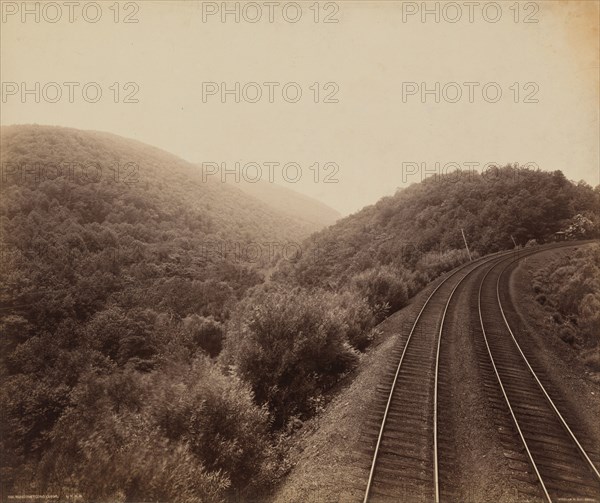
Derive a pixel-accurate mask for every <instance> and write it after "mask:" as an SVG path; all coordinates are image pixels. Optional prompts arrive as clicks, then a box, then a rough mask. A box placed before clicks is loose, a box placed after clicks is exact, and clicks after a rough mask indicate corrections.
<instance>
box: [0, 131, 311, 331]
mask: <svg viewBox="0 0 600 503" xmlns="http://www.w3.org/2000/svg"><path fill="white" fill-rule="evenodd" d="M1 142H2V154H1V159H0V160H1V162H2V166H3V173H2V178H3V179H2V203H1V206H0V211H1V215H2V224H3V256H4V257H5V259H6V260H4V261H3V265H4V266H9V271H10V272H11V274H12V276H11V277H10V278H9V283H8V285H6V287H7V290H6V291H7V292H10V296H11V304H14V305H20V304H29V305H32V302H33V301H34V300H40V299H45V300H46V301H48V302H45V301H44V302H38V304H37V306H38V307H37V308H33V311H34V312H35V311H36V309H38V310H39V312H37V316H39V318H38V320H39V321H40V322H41V321H42V319H43V320H45V321H44V323H48V322H49V320H52V319H54V318H56V319H59V318H62V317H64V316H69V315H73V316H78V317H84V318H85V317H87V316H90V315H92V314H93V313H94V312H96V311H97V310H99V309H101V308H102V306H103V305H104V304H105V303H107V302H117V303H119V304H129V305H137V306H147V307H152V308H153V309H157V310H159V311H164V312H167V313H172V314H176V315H178V316H185V315H187V314H189V313H198V314H206V315H208V314H212V315H215V316H217V317H222V316H225V311H224V309H225V306H226V304H228V303H231V302H233V301H234V300H235V299H236V298H238V297H239V296H241V295H242V293H243V291H244V289H245V288H247V287H248V286H250V285H253V284H256V283H257V282H260V281H261V278H260V274H259V273H258V272H257V269H259V268H260V267H261V266H264V265H269V264H270V262H271V261H272V259H273V257H274V256H275V255H276V254H277V253H280V252H281V248H282V247H283V246H285V245H286V244H287V243H288V242H291V241H293V242H299V241H301V240H302V239H303V238H304V237H306V236H307V235H308V234H309V230H307V228H306V227H307V225H305V224H303V223H301V222H299V221H298V219H296V218H292V217H290V216H288V215H285V214H281V213H280V212H278V211H277V210H275V209H274V208H273V207H272V206H271V205H268V204H265V203H263V202H261V201H259V200H257V198H255V197H252V196H250V195H248V194H247V193H246V192H244V191H242V190H239V189H238V188H236V187H233V186H230V185H227V184H223V183H219V182H217V181H213V180H210V179H208V180H207V181H206V182H203V180H202V176H201V172H200V170H199V169H198V167H197V166H195V165H193V164H191V163H188V162H186V161H184V160H182V159H180V158H178V157H176V156H174V155H172V154H169V153H167V152H165V151H162V150H160V149H157V148H154V147H151V146H149V145H145V144H143V143H141V142H138V141H134V140H130V139H126V138H122V137H119V136H116V135H112V134H108V133H102V132H96V131H80V130H76V129H69V128H61V127H51V126H38V125H19V126H7V127H2V129H1ZM59 171H60V172H59ZM298 199H299V198H298ZM2 300H3V302H7V300H6V299H2ZM50 300H51V302H50ZM34 312H31V311H30V312H29V315H30V316H34Z"/></svg>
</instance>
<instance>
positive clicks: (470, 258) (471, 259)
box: [460, 229, 473, 262]
mask: <svg viewBox="0 0 600 503" xmlns="http://www.w3.org/2000/svg"><path fill="white" fill-rule="evenodd" d="M460 232H462V237H463V240H464V241H465V248H466V249H467V253H468V254H469V260H470V261H471V262H473V258H472V257H471V252H470V250H469V245H468V244H467V238H466V237H465V231H464V230H463V229H461V230H460Z"/></svg>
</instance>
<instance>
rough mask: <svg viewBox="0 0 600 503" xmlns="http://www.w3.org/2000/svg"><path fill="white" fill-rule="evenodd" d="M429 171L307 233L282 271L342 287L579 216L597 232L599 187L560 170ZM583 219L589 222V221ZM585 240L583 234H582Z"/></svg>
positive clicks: (523, 239)
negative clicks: (370, 273)
mask: <svg viewBox="0 0 600 503" xmlns="http://www.w3.org/2000/svg"><path fill="white" fill-rule="evenodd" d="M459 175H460V176H457V173H450V174H447V175H444V176H439V175H438V176H433V177H430V178H428V179H425V180H424V181H423V182H421V183H418V184H413V185H411V186H409V187H407V188H404V189H400V190H399V191H398V192H397V193H396V194H395V195H394V196H390V197H384V198H382V199H381V200H379V201H378V202H377V203H376V204H374V205H372V206H367V207H365V208H363V209H362V210H361V211H359V212H357V213H355V214H353V215H350V216H348V217H346V218H344V219H342V220H339V221H338V222H337V223H336V224H335V225H333V226H331V227H329V228H327V229H324V230H322V231H320V232H319V233H316V234H314V235H312V236H311V237H309V238H308V239H307V241H306V243H305V245H304V247H303V251H304V253H303V254H302V257H300V258H299V259H298V260H297V262H296V263H294V264H290V263H285V264H282V267H281V270H280V274H282V275H283V277H284V278H285V279H286V280H289V279H290V278H295V280H296V281H297V282H298V283H300V284H301V285H305V286H316V285H321V286H323V285H326V286H334V287H335V286H340V285H342V284H344V283H345V282H347V281H349V280H351V279H352V277H353V276H354V275H356V274H358V273H361V272H363V271H366V270H369V269H373V268H378V267H381V266H388V265H390V266H394V267H398V268H400V269H407V270H415V269H419V270H422V271H423V272H426V273H427V274H428V275H429V276H430V269H431V267H430V266H431V264H432V262H433V261H435V260H436V258H435V257H436V256H438V257H439V256H441V255H443V254H444V253H448V252H452V251H453V250H464V243H463V238H462V234H461V229H464V232H465V235H466V237H467V240H468V242H469V246H470V248H471V251H472V252H474V253H476V254H486V253H490V252H495V251H498V250H503V249H509V248H512V247H513V246H514V244H513V241H512V239H513V238H514V239H515V241H516V243H517V244H518V245H525V244H526V243H527V242H528V241H529V240H530V239H535V240H536V241H538V242H544V241H547V240H550V239H552V238H553V234H554V233H555V232H557V231H560V230H565V229H569V228H570V227H572V226H573V222H574V220H577V219H574V217H575V216H576V215H578V214H581V215H582V216H583V217H585V219H587V220H589V221H590V222H591V225H592V228H593V230H592V231H591V233H590V235H589V236H587V237H590V236H597V235H598V234H599V231H600V186H599V187H596V188H595V189H593V188H592V187H590V186H589V185H587V184H585V183H584V182H580V183H578V184H575V183H573V182H571V181H569V180H567V179H566V178H565V176H564V175H563V174H562V172H560V171H555V172H543V171H539V170H530V169H522V168H515V167H511V166H506V167H502V168H496V169H493V170H490V171H488V172H486V173H485V174H484V175H482V174H478V173H472V172H471V173H467V172H463V173H462V174H460V173H459ZM587 220H586V221H587ZM580 237H585V236H580Z"/></svg>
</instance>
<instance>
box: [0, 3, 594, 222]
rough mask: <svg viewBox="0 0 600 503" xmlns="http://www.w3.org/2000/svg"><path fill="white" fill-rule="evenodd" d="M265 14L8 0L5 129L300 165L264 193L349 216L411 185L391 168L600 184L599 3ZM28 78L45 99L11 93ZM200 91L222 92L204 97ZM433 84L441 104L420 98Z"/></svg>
mask: <svg viewBox="0 0 600 503" xmlns="http://www.w3.org/2000/svg"><path fill="white" fill-rule="evenodd" d="M277 3H278V5H275V6H273V7H269V5H268V4H267V3H265V2H256V3H252V4H247V3H243V2H228V3H227V7H228V8H230V9H232V11H234V12H235V10H236V9H237V10H238V13H239V17H240V18H239V22H236V20H235V13H233V14H229V15H227V16H226V17H225V22H223V19H222V18H221V14H222V13H221V12H216V13H214V14H211V12H212V11H213V10H217V11H220V8H221V2H218V3H213V2H204V3H202V2H194V1H185V2H178V1H168V2H167V1H164V2H163V1H141V2H129V3H127V2H122V3H120V4H119V5H118V9H117V6H116V4H115V3H114V1H108V2H98V3H97V4H94V3H93V2H79V5H78V6H74V7H73V11H72V15H73V17H72V19H71V20H72V22H70V21H71V20H70V19H69V16H70V14H71V13H70V12H69V6H68V5H65V4H64V3H63V2H61V1H59V2H55V3H54V5H51V6H47V7H40V11H39V19H38V20H37V21H38V22H36V19H35V13H34V14H28V15H27V16H26V17H25V18H24V20H23V18H22V12H21V9H22V5H23V2H20V1H19V2H4V1H3V2H2V13H3V19H2V26H1V28H2V35H1V72H2V75H1V80H2V83H3V84H2V85H3V88H2V101H3V102H2V114H1V122H2V124H15V123H38V124H57V125H63V126H69V127H75V128H81V129H96V130H103V131H110V132H113V133H116V134H119V135H123V136H127V137H131V138H136V139H139V140H141V141H144V142H146V143H149V144H152V145H155V146H158V147H161V148H163V149H165V150H168V151H170V152H173V153H175V154H178V155H180V156H181V157H183V158H185V159H188V160H190V161H194V162H217V163H225V165H226V167H227V168H230V169H234V167H235V162H236V161H239V162H241V163H242V164H245V163H249V162H254V163H265V162H279V163H281V164H285V163H289V162H295V163H298V165H300V167H301V169H302V173H301V174H300V175H299V174H298V173H297V172H296V171H295V168H293V167H289V166H288V170H287V172H285V173H283V170H282V167H281V166H279V167H275V166H274V167H272V168H271V170H272V171H271V172H272V173H273V174H274V178H275V181H276V182H278V183H282V184H284V185H287V186H288V187H290V188H293V189H295V190H298V191H300V192H303V193H305V194H308V195H311V196H313V197H316V198H318V199H320V200H322V201H324V202H326V203H328V204H329V205H331V206H332V207H334V208H336V209H338V210H339V211H341V212H342V213H344V214H346V213H350V212H354V211H356V210H358V209H359V208H361V207H362V206H365V205H367V204H372V203H374V202H375V201H376V200H377V199H379V198H380V197H382V196H384V195H388V194H392V193H393V192H394V191H395V189H396V187H399V186H403V185H406V184H407V183H410V182H414V181H418V180H420V178H421V173H419V172H416V173H414V166H413V165H410V166H409V165H406V164H403V163H414V162H416V163H418V164H419V165H420V164H421V163H424V166H425V168H426V169H427V171H433V170H435V163H436V162H438V163H440V165H441V166H444V165H446V164H447V163H458V164H460V165H463V167H465V168H466V166H465V165H464V163H470V162H473V163H480V164H481V165H484V164H486V163H488V162H496V163H506V162H518V163H520V164H525V163H535V164H536V165H537V166H539V167H540V168H541V169H545V170H554V169H561V170H563V171H564V173H565V174H566V176H567V177H568V178H570V179H573V180H580V179H584V180H586V181H587V182H588V183H590V184H592V185H596V184H598V183H600V164H599V162H600V161H599V137H600V134H599V110H598V103H599V96H598V92H599V80H598V74H599V62H598V60H599V56H598V54H599V46H598V44H599V43H598V22H599V12H598V2H596V1H593V0H584V1H582V2H577V1H540V2H537V3H535V2H521V3H520V4H515V2H514V1H502V2H498V3H493V2H485V1H480V2H479V5H478V6H472V7H470V6H468V5H466V4H465V2H463V1H459V2H455V3H452V4H451V5H450V4H448V3H447V2H442V3H437V2H429V3H428V5H427V8H429V9H431V10H432V13H431V14H428V15H426V17H425V19H424V21H425V22H423V18H422V14H423V12H421V7H420V6H421V2H399V1H398V2H396V1H386V2H371V1H370V2H338V3H337V4H335V3H332V2H330V3H326V2H324V3H321V4H320V5H318V8H316V7H315V4H314V2H313V1H311V2H298V3H296V4H293V3H290V2H277ZM91 4H93V5H91ZM489 4H493V5H489ZM27 5H28V6H29V7H30V8H32V9H33V8H35V7H34V4H33V3H31V2H29V3H27ZM298 7H299V8H298ZM84 8H85V10H84ZM271 8H272V12H270V9H271ZM436 9H437V12H438V14H439V19H438V20H437V21H439V22H436V19H435V16H436V13H435V11H436ZM471 9H472V10H471ZM336 10H337V12H336ZM415 10H416V11H417V12H415ZM259 12H260V13H261V14H262V18H261V19H260V20H259V21H258V22H256V23H252V22H250V21H252V20H253V19H254V18H255V17H256V16H257V14H258V13H259ZM203 13H204V14H205V16H206V19H203ZM99 14H101V18H100V19H99V20H97V22H95V23H93V22H91V21H92V20H94V19H95V18H96V17H98V15H99ZM270 14H272V16H273V22H270V21H269V16H270ZM299 14H301V17H300V19H299V20H298V21H297V22H295V23H293V22H291V21H292V20H294V18H296V17H297V16H298V15H299ZM317 14H318V22H315V15H317ZM459 14H460V15H461V18H460V19H459V20H458V21H456V22H451V21H452V20H454V19H456V18H457V16H458V15H459ZM116 15H118V22H115V16H116ZM59 16H60V19H58V17H59ZM126 16H129V20H130V21H131V20H137V21H138V22H137V23H125V22H123V21H124V19H125V17H126ZM470 16H472V21H473V22H470V20H469V17H470ZM516 16H518V22H515V21H516V19H515V18H516ZM326 17H327V18H328V20H337V21H338V22H337V23H324V22H323V21H324V20H325V18H326ZM286 18H287V20H286ZM54 19H58V20H57V22H55V23H52V22H50V21H52V20H54ZM86 19H87V20H86ZM494 20H496V22H492V21H494ZM525 20H527V21H534V20H537V21H538V22H537V23H533V22H527V23H526V22H524V21H525ZM23 21H24V22H23ZM36 82H39V83H40V84H39V85H40V102H39V103H36V101H35V100H36V96H35V93H32V94H25V95H23V94H22V91H23V84H22V83H25V85H26V86H27V88H28V89H35V83H36ZM51 82H55V83H58V85H54V84H51V85H47V84H48V83H51ZM65 82H75V83H78V85H76V84H64V83H65ZM207 82H208V83H210V82H214V83H216V87H215V88H216V89H217V91H216V94H214V95H210V96H205V99H204V100H203V87H204V89H205V90H209V91H211V90H212V91H214V90H215V88H210V86H209V87H208V88H207V87H206V84H204V85H203V83H207ZM223 82H224V83H226V86H227V87H228V88H229V89H235V83H236V82H239V83H240V102H239V103H236V102H235V95H234V93H232V94H228V95H226V96H225V99H226V102H225V103H223V102H222V97H221V95H220V92H219V91H220V88H221V83H223ZM252 82H254V83H258V84H259V86H258V87H259V88H260V90H261V92H262V97H261V98H260V99H259V100H258V102H256V103H251V102H250V101H253V100H255V99H256V98H255V97H256V90H257V86H256V85H254V84H252V85H246V84H247V83H252ZM265 82H272V83H274V84H268V85H265V84H264V83H265ZM436 82H438V83H439V89H440V102H439V103H436V96H435V92H434V93H431V94H427V95H425V96H424V98H423V97H422V96H421V93H420V90H421V89H422V83H425V85H426V86H427V88H428V89H431V90H435V87H436ZM465 82H469V83H471V84H468V85H465V84H464V83H465ZM86 83H92V84H90V85H88V86H87V87H86V92H87V94H86V97H85V98H84V97H83V95H82V88H83V85H84V84H86ZM94 83H95V84H94ZM114 83H117V85H114ZM127 83H134V84H129V85H126V84H127ZM286 83H292V84H288V85H287V87H286V94H285V95H284V94H283V91H282V89H283V87H284V86H285V85H286ZM314 83H318V84H317V85H316V86H315V85H314ZM328 83H330V84H328ZM411 83H415V84H411ZM449 83H450V85H448V84H449ZM452 83H454V84H452ZM515 83H516V84H515ZM245 85H246V86H245ZM44 86H45V87H44ZM244 86H245V87H244ZM484 86H485V89H486V93H485V95H484V93H483V88H484ZM57 88H58V89H60V91H61V92H62V95H61V97H60V99H58V97H57V95H56V91H57ZM97 88H100V89H101V91H102V97H101V98H100V100H99V101H98V102H96V103H92V102H91V101H93V99H94V96H95V91H96V89H97ZM69 89H72V90H73V103H70V102H69V101H70V100H69ZM269 89H271V90H273V101H274V102H273V103H270V102H269ZM298 89H300V90H301V91H302V95H301V97H300V98H299V100H298V101H297V102H295V103H294V102H293V101H294V100H295V95H296V91H297V90H298ZM317 89H318V101H319V102H318V103H315V98H317V92H316V91H317ZM498 89H500V90H501V92H502V95H501V97H500V99H499V100H498V101H497V102H495V103H494V102H493V101H495V96H496V92H497V91H498ZM117 90H118V91H119V92H118V96H117ZM243 90H245V93H243V92H242V91H243ZM403 90H404V92H405V93H404V95H403ZM469 90H472V91H473V95H472V98H473V99H472V101H473V102H472V103H471V102H470V96H469ZM134 91H135V93H134V94H133V96H132V95H131V93H133V92H134ZM457 91H460V92H461V93H462V96H461V97H459V96H458V95H457ZM409 92H411V93H414V94H408V93H409ZM127 96H129V99H130V100H131V99H137V100H138V101H139V102H138V103H125V102H124V101H126V97H127ZM327 97H329V98H328V100H329V101H332V100H337V102H330V103H325V102H324V101H326V100H327ZM86 98H87V100H88V101H90V102H88V101H86ZM115 99H117V101H118V103H115V102H114V101H115ZM23 100H24V101H25V103H23V102H22V101H23ZM53 100H54V101H56V100H58V101H57V102H55V103H50V102H49V101H53ZM515 100H516V101H517V102H515ZM423 101H425V103H423ZM452 101H456V102H455V103H452ZM536 101H537V102H536ZM317 162H318V163H320V164H319V169H318V170H317V169H316V167H315V166H314V165H315V163H317ZM328 162H334V163H336V164H337V165H338V166H339V171H338V172H337V174H333V173H332V170H331V165H329V166H328V168H329V169H327V170H326V169H325V168H324V165H325V164H326V163H328ZM311 166H312V169H311ZM403 166H404V167H403ZM140 173H142V171H141V170H140ZM268 173H269V168H268V167H267V166H265V165H264V164H263V179H266V178H267V176H268ZM315 173H319V175H320V176H319V180H318V181H316V180H315ZM246 174H247V175H248V176H254V174H255V171H254V170H253V168H249V169H248V170H247V171H246ZM284 174H285V175H286V176H287V178H288V180H290V179H293V178H298V177H299V180H298V181H297V182H296V183H289V182H286V181H285V179H284ZM328 174H329V176H330V178H329V180H330V181H332V180H337V183H324V180H323V178H324V176H325V175H328ZM215 176H218V175H215ZM229 177H230V178H229V179H230V181H231V180H232V177H231V175H229Z"/></svg>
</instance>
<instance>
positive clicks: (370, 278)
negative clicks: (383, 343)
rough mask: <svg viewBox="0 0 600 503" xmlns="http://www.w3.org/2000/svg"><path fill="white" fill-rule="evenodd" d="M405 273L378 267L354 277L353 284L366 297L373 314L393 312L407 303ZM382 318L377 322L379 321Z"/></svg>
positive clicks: (393, 268) (390, 267)
mask: <svg viewBox="0 0 600 503" xmlns="http://www.w3.org/2000/svg"><path fill="white" fill-rule="evenodd" d="M407 275H408V273H407V272H405V271H404V270H400V269H397V268H395V267H392V266H379V267H375V268H372V269H369V270H367V271H364V272H362V273H360V274H358V275H356V276H355V277H354V279H353V283H354V285H355V287H356V288H357V290H358V291H359V292H360V293H361V294H362V295H364V296H365V297H366V299H367V302H368V303H369V306H370V307H371V309H372V310H373V312H379V313H381V312H382V311H383V312H385V306H386V305H388V306H389V311H391V312H395V311H397V310H398V309H400V308H402V307H404V306H405V305H406V302H407V301H408V286H407V281H406V279H405V278H406V276H407ZM381 319H382V317H380V319H379V320H378V321H381Z"/></svg>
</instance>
